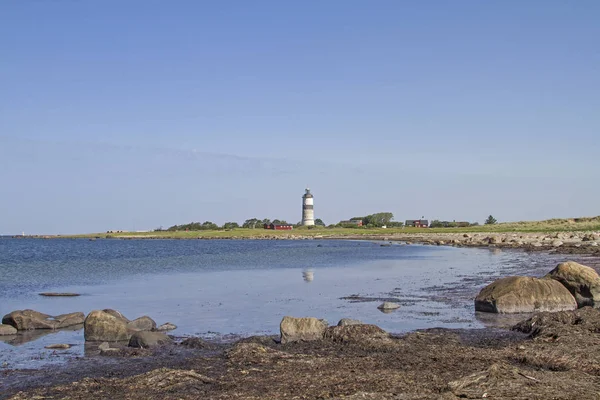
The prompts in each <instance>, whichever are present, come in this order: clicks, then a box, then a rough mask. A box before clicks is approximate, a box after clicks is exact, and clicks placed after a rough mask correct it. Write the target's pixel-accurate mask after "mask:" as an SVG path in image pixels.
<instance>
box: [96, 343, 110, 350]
mask: <svg viewBox="0 0 600 400" xmlns="http://www.w3.org/2000/svg"><path fill="white" fill-rule="evenodd" d="M107 349H110V344H108V342H102V343H100V344H99V345H98V350H100V351H102V350H107Z"/></svg>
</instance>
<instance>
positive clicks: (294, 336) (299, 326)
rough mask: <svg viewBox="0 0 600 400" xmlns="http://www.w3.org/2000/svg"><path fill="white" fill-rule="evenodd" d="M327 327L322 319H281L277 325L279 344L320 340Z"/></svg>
mask: <svg viewBox="0 0 600 400" xmlns="http://www.w3.org/2000/svg"><path fill="white" fill-rule="evenodd" d="M328 326H329V324H328V323H327V321H325V320H323V319H317V318H294V317H288V316H286V317H283V319H282V320H281V324H280V325H279V330H280V332H281V343H283V344H285V343H291V342H308V341H312V340H321V339H323V333H325V329H327V327H328Z"/></svg>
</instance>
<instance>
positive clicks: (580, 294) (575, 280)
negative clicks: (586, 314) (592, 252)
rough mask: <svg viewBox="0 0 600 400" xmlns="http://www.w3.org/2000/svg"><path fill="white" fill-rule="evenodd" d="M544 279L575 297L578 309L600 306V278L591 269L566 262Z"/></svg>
mask: <svg viewBox="0 0 600 400" xmlns="http://www.w3.org/2000/svg"><path fill="white" fill-rule="evenodd" d="M546 277H547V278H551V279H554V280H556V281H558V282H560V283H561V284H562V285H564V286H565V287H566V288H567V289H568V290H569V292H571V294H572V295H573V296H574V297H575V300H576V301H577V306H578V307H585V306H592V307H595V306H597V305H599V304H600V276H599V275H598V273H597V272H596V271H595V270H594V269H593V268H590V267H586V266H585V265H581V264H578V263H576V262H573V261H567V262H564V263H561V264H558V266H557V267H556V268H554V269H553V270H552V271H550V273H548V275H546Z"/></svg>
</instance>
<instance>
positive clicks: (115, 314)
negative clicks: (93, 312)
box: [102, 308, 131, 323]
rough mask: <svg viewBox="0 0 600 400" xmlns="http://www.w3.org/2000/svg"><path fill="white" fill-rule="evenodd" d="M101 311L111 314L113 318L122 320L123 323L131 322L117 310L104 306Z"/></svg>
mask: <svg viewBox="0 0 600 400" xmlns="http://www.w3.org/2000/svg"><path fill="white" fill-rule="evenodd" d="M102 311H103V312H105V313H107V314H110V315H112V316H113V317H115V318H118V319H120V320H122V321H124V322H125V323H129V322H131V321H130V320H129V319H128V318H126V317H125V316H124V315H123V314H121V313H120V312H119V311H117V310H113V309H110V308H105V309H104V310H102Z"/></svg>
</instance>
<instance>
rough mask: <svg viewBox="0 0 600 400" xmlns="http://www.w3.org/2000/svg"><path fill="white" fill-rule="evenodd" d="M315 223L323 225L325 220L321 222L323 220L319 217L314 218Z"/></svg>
mask: <svg viewBox="0 0 600 400" xmlns="http://www.w3.org/2000/svg"><path fill="white" fill-rule="evenodd" d="M315 225H318V226H325V222H323V220H322V219H321V218H317V219H315Z"/></svg>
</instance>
